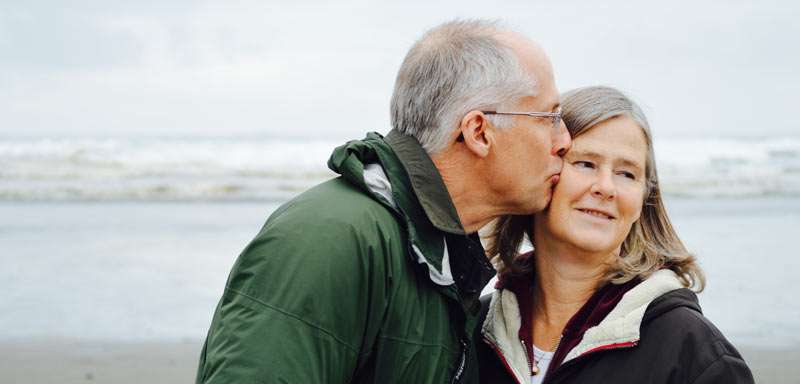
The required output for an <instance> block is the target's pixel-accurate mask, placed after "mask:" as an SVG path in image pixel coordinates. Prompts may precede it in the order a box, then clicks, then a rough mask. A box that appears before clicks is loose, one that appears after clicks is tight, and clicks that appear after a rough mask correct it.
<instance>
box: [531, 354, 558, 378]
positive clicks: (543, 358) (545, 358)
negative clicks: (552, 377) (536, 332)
mask: <svg viewBox="0 0 800 384" xmlns="http://www.w3.org/2000/svg"><path fill="white" fill-rule="evenodd" d="M554 353H555V352H547V351H543V350H541V349H539V348H536V346H535V345H534V346H533V359H534V360H535V361H536V366H537V367H539V373H538V374H536V375H532V376H531V384H541V382H542V380H544V375H546V374H547V367H549V366H550V361H551V360H553V354H554Z"/></svg>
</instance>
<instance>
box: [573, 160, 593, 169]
mask: <svg viewBox="0 0 800 384" xmlns="http://www.w3.org/2000/svg"><path fill="white" fill-rule="evenodd" d="M572 164H574V165H575V166H576V167H578V168H594V163H592V162H591V161H583V160H580V161H576V162H574V163H572Z"/></svg>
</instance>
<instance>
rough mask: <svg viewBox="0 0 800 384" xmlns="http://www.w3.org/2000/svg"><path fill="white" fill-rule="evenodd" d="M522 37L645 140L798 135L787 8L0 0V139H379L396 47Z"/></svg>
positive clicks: (796, 29) (793, 19)
mask: <svg viewBox="0 0 800 384" xmlns="http://www.w3.org/2000/svg"><path fill="white" fill-rule="evenodd" d="M456 17H460V18H475V17H485V18H497V19H501V20H504V21H506V22H507V23H508V24H509V25H510V26H512V27H514V28H515V29H517V30H519V31H521V32H523V33H525V34H527V35H528V36H530V37H532V38H533V39H535V40H537V41H539V42H540V43H541V44H542V45H543V46H544V47H545V49H546V50H547V52H548V53H549V55H550V57H551V60H552V61H553V65H554V67H555V71H556V81H557V83H558V86H559V88H560V89H561V90H562V91H563V90H568V89H570V88H573V87H577V86H583V85H591V84H607V85H612V86H616V87H619V88H621V89H622V90H624V91H626V92H628V93H629V94H631V95H632V96H633V97H634V98H635V99H636V100H638V101H639V102H640V103H641V104H642V106H643V107H644V108H645V111H646V113H648V116H649V118H650V119H651V123H652V124H653V126H654V130H655V134H656V136H662V137H665V136H666V137H674V136H686V135H691V136H715V137H716V136H731V135H733V136H765V135H793V136H794V135H797V134H800V123H798V121H797V118H796V117H795V116H796V111H797V110H798V108H800V97H798V94H800V71H798V69H799V68H800V53H799V52H800V49H798V47H800V22H798V20H800V5H798V3H796V2H792V1H783V2H772V1H757V2H756V1H746V2H744V1H715V2H699V1H692V2H688V1H687V2H680V1H659V2H648V4H645V2H623V1H619V2H616V1H602V2H601V1H552V0H551V1H546V2H545V1H531V0H527V1H506V2H502V1H501V2H486V1H475V2H472V1H449V2H434V1H397V2H385V1H384V2H381V1H367V0H362V1H352V0H345V1H303V0H299V1H297V0H295V1H287V2H285V3H284V2H278V1H219V2H199V1H143V0H138V1H130V0H126V1H118V0H97V1H75V2H65V1H35V0H33V1H32V0H16V1H15V0H10V1H9V0H4V1H2V2H1V3H0V136H6V137H7V136H33V137H52V136H57V137H63V136H66V137H83V136H126V137H129V136H137V135H143V136H185V135H202V136H241V135H258V136H268V137H269V136H278V137H320V138H326V139H328V138H330V139H333V138H336V139H338V138H351V137H352V138H355V137H361V136H362V134H363V132H366V131H379V132H386V131H387V130H388V126H389V112H388V111H389V98H390V96H391V90H392V86H393V83H394V77H395V73H396V71H397V68H398V67H399V65H400V62H401V61H402V59H403V56H404V55H405V53H406V51H407V50H408V48H409V47H410V46H411V44H412V43H413V42H414V41H415V40H416V39H417V38H418V37H419V36H420V35H421V34H422V33H423V32H424V31H425V30H426V29H428V28H430V27H432V26H435V25H436V24H438V23H440V22H443V21H446V20H449V19H452V18H456Z"/></svg>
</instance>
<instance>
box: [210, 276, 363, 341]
mask: <svg viewBox="0 0 800 384" xmlns="http://www.w3.org/2000/svg"><path fill="white" fill-rule="evenodd" d="M225 291H227V292H231V293H234V294H236V295H238V296H241V297H244V298H246V299H249V300H251V301H253V302H255V303H257V304H259V305H261V306H263V307H264V308H267V309H270V310H273V311H275V312H278V313H280V314H282V315H284V316H287V317H291V318H293V319H295V320H297V321H300V322H301V323H303V324H305V325H307V326H309V327H311V328H314V329H316V330H318V331H320V332H322V333H324V334H326V335H328V336H330V337H331V338H332V339H333V340H335V341H336V342H338V343H339V344H341V345H342V346H344V347H346V348H347V349H349V350H350V351H351V352H353V353H354V354H356V355H358V354H359V352H358V350H357V349H356V348H354V347H352V346H351V345H350V344H348V343H347V342H345V341H344V340H342V339H340V338H339V337H338V336H336V335H335V334H334V333H333V332H331V331H329V330H327V329H325V328H323V327H321V326H319V325H317V324H314V323H311V322H309V321H308V320H306V319H303V318H302V317H300V316H297V315H295V314H293V313H291V312H288V311H286V310H284V309H281V308H278V307H276V306H274V305H270V304H267V303H265V302H264V301H262V300H260V299H258V298H256V297H253V296H250V295H248V294H246V293H244V292H241V291H237V290H235V289H233V288H229V287H225Z"/></svg>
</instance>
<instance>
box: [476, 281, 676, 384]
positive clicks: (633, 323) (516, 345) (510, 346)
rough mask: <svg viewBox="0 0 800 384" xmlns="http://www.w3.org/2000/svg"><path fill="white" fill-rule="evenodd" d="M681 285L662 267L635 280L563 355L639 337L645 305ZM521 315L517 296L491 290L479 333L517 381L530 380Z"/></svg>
mask: <svg viewBox="0 0 800 384" xmlns="http://www.w3.org/2000/svg"><path fill="white" fill-rule="evenodd" d="M681 288H683V284H681V281H680V280H679V279H678V276H677V275H676V274H675V272H673V271H671V270H669V269H662V270H659V271H657V272H655V273H653V274H652V275H651V276H650V277H649V278H647V279H646V280H644V281H642V282H641V283H639V284H638V285H637V286H635V287H634V288H633V289H631V290H630V291H628V292H626V293H625V295H623V296H622V300H620V302H619V303H618V304H617V305H616V306H615V307H614V309H613V310H612V311H611V312H609V314H608V315H607V316H606V318H605V319H603V321H601V322H600V324H598V325H597V326H594V327H592V328H589V330H587V331H586V333H585V334H584V335H583V339H582V340H581V342H580V343H579V344H578V345H577V346H575V348H573V349H572V350H571V351H570V352H569V353H568V354H567V357H566V358H565V359H564V362H562V364H563V363H566V362H567V361H570V360H572V359H574V358H576V357H578V356H580V355H581V354H583V353H586V352H588V351H591V350H592V349H595V348H597V347H602V346H608V345H612V344H619V343H630V342H638V341H639V329H640V327H641V323H642V319H643V318H644V313H645V311H646V310H647V306H648V305H650V303H651V302H652V301H653V300H655V299H656V298H658V297H659V296H661V295H663V294H665V293H667V292H670V291H673V290H676V289H681ZM521 326H522V318H521V317H520V313H519V304H518V302H517V297H516V295H514V293H513V292H511V291H510V290H507V289H499V290H496V291H495V292H494V293H492V300H491V302H490V304H489V312H488V313H487V314H486V320H485V321H484V322H483V326H482V328H481V333H482V334H483V336H484V337H485V338H486V339H487V340H489V341H490V342H492V343H493V344H494V345H495V347H496V348H497V349H498V350H499V351H500V353H501V354H502V355H503V357H504V358H505V360H506V363H507V364H508V365H509V366H510V367H511V369H512V371H514V376H515V377H516V379H517V381H518V382H520V383H529V382H530V381H531V377H530V369H529V368H528V367H529V364H528V357H527V352H526V351H525V349H524V348H523V345H522V342H520V340H519V328H520V327H521Z"/></svg>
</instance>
